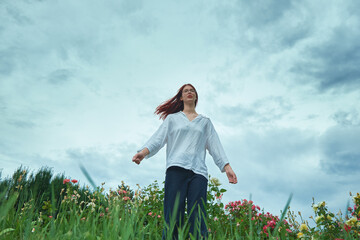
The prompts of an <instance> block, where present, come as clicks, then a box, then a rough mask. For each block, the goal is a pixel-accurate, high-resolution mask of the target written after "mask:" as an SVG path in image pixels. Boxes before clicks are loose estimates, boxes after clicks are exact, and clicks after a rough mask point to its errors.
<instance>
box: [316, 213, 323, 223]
mask: <svg viewBox="0 0 360 240" xmlns="http://www.w3.org/2000/svg"><path fill="white" fill-rule="evenodd" d="M323 219H324V215H322V214H321V215H320V216H317V217H316V218H315V222H316V223H318V222H320V221H322V220H323Z"/></svg>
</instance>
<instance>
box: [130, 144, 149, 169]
mask: <svg viewBox="0 0 360 240" xmlns="http://www.w3.org/2000/svg"><path fill="white" fill-rule="evenodd" d="M148 154H149V150H148V149H147V148H144V149H143V150H141V151H140V152H138V153H136V154H135V155H134V156H133V158H132V161H133V162H134V163H136V164H138V165H139V164H140V162H141V161H142V160H143V159H144V158H145V156H146V155H148Z"/></svg>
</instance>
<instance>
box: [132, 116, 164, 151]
mask: <svg viewBox="0 0 360 240" xmlns="http://www.w3.org/2000/svg"><path fill="white" fill-rule="evenodd" d="M168 130H169V116H168V117H167V118H165V120H164V122H163V123H162V124H161V125H160V127H159V129H158V130H157V131H156V132H155V133H154V134H153V135H152V136H151V138H150V139H149V140H148V141H147V142H146V143H145V144H144V145H143V146H142V147H141V148H140V149H139V150H138V152H140V151H141V150H143V149H144V148H147V149H149V154H148V155H146V157H145V158H149V157H152V156H154V155H155V154H156V153H157V152H158V151H159V150H160V149H161V148H162V147H163V146H164V145H165V143H166V142H167V134H168Z"/></svg>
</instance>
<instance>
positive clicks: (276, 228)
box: [273, 193, 293, 234]
mask: <svg viewBox="0 0 360 240" xmlns="http://www.w3.org/2000/svg"><path fill="white" fill-rule="evenodd" d="M292 196H293V194H292V193H290V196H289V199H288V200H287V202H286V205H285V207H284V210H283V212H282V214H281V217H280V220H279V221H278V223H277V224H276V227H275V229H274V232H273V233H274V234H276V233H278V229H279V227H280V225H282V224H283V221H284V218H285V215H286V213H287V211H288V209H289V205H290V202H291V199H292Z"/></svg>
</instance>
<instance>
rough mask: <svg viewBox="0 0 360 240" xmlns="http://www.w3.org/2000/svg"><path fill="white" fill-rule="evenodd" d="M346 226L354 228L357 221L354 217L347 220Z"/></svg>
mask: <svg viewBox="0 0 360 240" xmlns="http://www.w3.org/2000/svg"><path fill="white" fill-rule="evenodd" d="M346 224H347V225H349V226H355V225H357V219H356V217H352V218H350V219H349V220H347V221H346Z"/></svg>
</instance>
